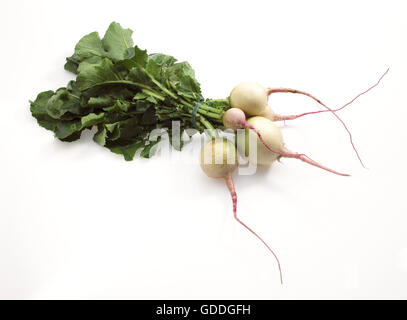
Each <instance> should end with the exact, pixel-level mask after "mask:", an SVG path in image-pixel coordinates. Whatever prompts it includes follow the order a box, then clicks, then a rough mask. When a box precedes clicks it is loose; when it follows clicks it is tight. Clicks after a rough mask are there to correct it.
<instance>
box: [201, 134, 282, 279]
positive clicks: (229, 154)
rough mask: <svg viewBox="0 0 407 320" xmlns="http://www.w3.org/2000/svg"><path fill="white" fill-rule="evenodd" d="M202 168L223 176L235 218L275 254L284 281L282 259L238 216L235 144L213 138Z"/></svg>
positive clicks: (203, 155) (204, 153)
mask: <svg viewBox="0 0 407 320" xmlns="http://www.w3.org/2000/svg"><path fill="white" fill-rule="evenodd" d="M200 163H201V168H202V170H203V171H204V172H205V174H206V175H207V176H208V177H211V178H223V179H225V181H226V185H227V187H228V189H229V192H230V195H231V197H232V202H233V216H234V218H235V220H236V221H237V222H238V223H240V224H241V225H242V226H243V227H245V228H246V229H247V230H248V231H250V232H251V233H252V234H253V235H254V236H256V237H257V238H258V239H259V240H260V241H261V242H262V243H263V244H264V245H265V246H266V248H267V249H268V250H269V251H270V252H271V253H272V254H273V256H274V257H275V259H276V261H277V265H278V269H279V272H280V281H281V283H283V275H282V271H281V265H280V261H279V260H278V257H277V255H276V254H275V253H274V251H273V250H272V249H271V248H270V246H269V245H268V244H267V243H266V242H265V241H264V240H263V239H262V238H261V237H260V236H259V235H258V234H257V233H256V232H255V231H253V230H252V229H251V228H250V227H248V226H247V225H246V224H245V223H244V222H243V221H242V220H240V219H239V218H238V216H237V194H236V190H235V187H234V183H233V178H232V173H233V171H235V170H236V168H237V152H236V148H235V146H234V145H233V144H232V143H231V142H230V141H229V140H227V139H220V138H216V139H212V140H210V141H209V142H208V143H207V144H205V145H204V146H203V147H202V149H201V161H200Z"/></svg>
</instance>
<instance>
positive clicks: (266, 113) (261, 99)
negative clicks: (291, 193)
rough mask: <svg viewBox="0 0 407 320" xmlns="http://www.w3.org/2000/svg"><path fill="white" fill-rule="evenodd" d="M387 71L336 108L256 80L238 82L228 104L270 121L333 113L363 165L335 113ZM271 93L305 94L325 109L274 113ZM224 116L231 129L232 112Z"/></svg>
mask: <svg viewBox="0 0 407 320" xmlns="http://www.w3.org/2000/svg"><path fill="white" fill-rule="evenodd" d="M388 71H389V69H387V70H386V72H385V73H384V74H383V75H382V76H381V77H380V78H379V80H378V81H377V83H376V84H374V85H373V86H371V87H370V88H368V89H367V90H365V91H363V92H362V93H359V94H358V95H357V96H356V97H355V98H353V99H352V100H351V101H349V102H348V103H346V104H345V105H343V106H342V107H340V108H337V109H331V108H329V107H328V106H327V105H326V104H324V103H323V102H322V101H321V100H320V99H318V98H316V97H315V96H313V95H312V94H310V93H308V92H305V91H301V90H297V89H291V88H267V89H266V88H264V87H262V86H261V85H260V84H258V83H256V82H242V83H240V84H238V85H237V86H236V87H235V88H234V89H233V90H232V91H231V93H230V96H229V101H230V105H231V107H232V108H238V109H241V110H242V111H244V113H245V114H247V115H252V116H253V115H256V116H262V117H264V118H267V119H269V120H271V121H281V120H283V121H285V120H294V119H297V118H300V117H303V116H305V115H309V114H317V113H321V112H332V113H333V115H334V116H335V117H336V118H337V119H338V120H339V121H340V122H341V123H342V125H343V127H344V128H345V130H346V131H347V133H348V135H349V139H350V143H351V145H352V148H353V150H354V151H355V153H356V156H357V157H358V159H359V161H360V163H361V165H362V166H363V167H365V166H364V164H363V161H362V159H361V158H360V155H359V153H358V151H357V149H356V147H355V145H354V142H353V138H352V134H351V133H350V131H349V129H348V127H347V126H346V124H345V123H344V121H343V120H342V119H341V118H340V117H339V116H338V115H337V114H336V112H337V111H340V110H342V109H343V108H345V107H346V106H348V105H350V104H351V103H352V102H354V101H355V100H356V99H357V98H359V97H360V96H362V95H363V94H365V93H367V92H369V91H370V90H371V89H373V88H374V87H376V86H377V85H378V84H379V83H380V81H381V80H382V79H383V77H384V76H385V75H386V74H387V73H388ZM272 93H295V94H301V95H305V96H307V97H309V98H311V99H313V100H314V101H316V102H317V103H318V104H320V105H321V106H323V107H324V108H325V109H326V110H319V111H313V112H306V113H302V114H299V115H280V114H276V113H274V112H273V111H272V110H271V108H270V107H269V106H268V104H267V100H268V96H270V95H271V94H272ZM233 112H234V113H236V112H235V111H233ZM225 116H226V119H225ZM225 116H224V117H223V123H224V125H225V126H226V127H227V128H232V129H233V126H230V124H229V123H228V117H229V116H230V117H233V116H232V114H231V115H227V114H225ZM240 117H241V115H240ZM244 120H245V119H244ZM225 122H226V123H225ZM232 125H233V123H232ZM244 127H246V128H247V125H245V126H244ZM259 139H260V140H261V137H260V136H259Z"/></svg>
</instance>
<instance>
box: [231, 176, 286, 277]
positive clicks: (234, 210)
mask: <svg viewBox="0 0 407 320" xmlns="http://www.w3.org/2000/svg"><path fill="white" fill-rule="evenodd" d="M225 180H226V185H227V187H228V189H229V192H230V195H231V196H232V201H233V216H234V218H235V220H236V221H237V222H238V223H240V224H241V225H242V226H243V227H244V228H246V229H247V230H248V231H250V232H251V233H252V234H253V235H254V236H255V237H256V238H257V239H259V240H260V241H261V242H262V243H263V244H264V245H265V246H266V248H267V249H268V250H269V251H270V252H271V253H272V255H273V256H274V258H275V259H276V261H277V265H278V270H279V272H280V282H281V284H283V273H282V271H281V265H280V261H279V260H278V257H277V255H276V254H275V253H274V251H273V250H272V249H271V248H270V247H269V245H268V244H267V243H266V242H265V241H264V240H263V239H262V238H261V237H260V236H259V235H258V234H257V233H256V232H254V231H253V230H252V229H251V228H249V227H248V226H247V225H246V224H245V223H244V222H243V221H242V220H240V219H239V218H238V216H237V195H236V190H235V186H234V183H233V179H232V176H230V175H229V176H228V177H226V178H225Z"/></svg>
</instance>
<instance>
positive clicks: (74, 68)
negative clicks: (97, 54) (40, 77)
mask: <svg viewBox="0 0 407 320" xmlns="http://www.w3.org/2000/svg"><path fill="white" fill-rule="evenodd" d="M79 63H80V60H79V59H78V57H77V56H76V55H75V54H73V55H72V56H71V57H67V58H66V63H65V65H64V68H65V70H67V71H70V72H72V73H75V74H77V73H78V66H79Z"/></svg>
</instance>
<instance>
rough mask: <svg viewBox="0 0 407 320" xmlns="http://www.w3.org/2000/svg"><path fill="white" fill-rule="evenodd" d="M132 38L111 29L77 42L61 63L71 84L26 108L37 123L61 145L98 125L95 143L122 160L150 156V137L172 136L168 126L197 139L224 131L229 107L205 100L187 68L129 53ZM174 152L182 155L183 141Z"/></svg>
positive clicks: (125, 31) (153, 56)
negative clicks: (192, 131)
mask: <svg viewBox="0 0 407 320" xmlns="http://www.w3.org/2000/svg"><path fill="white" fill-rule="evenodd" d="M132 33H133V32H132V31H131V30H130V29H123V28H122V27H121V26H120V24H118V23H116V22H112V23H111V24H110V26H109V28H108V29H107V31H106V34H105V35H104V37H103V39H100V37H99V34H98V33H97V32H92V33H90V34H88V35H86V36H84V37H83V38H82V39H81V40H79V42H78V43H77V45H76V46H75V51H74V54H73V55H72V56H71V57H68V58H67V59H66V60H67V61H66V64H65V69H66V70H68V71H71V72H73V73H75V74H76V75H77V77H76V80H74V81H70V82H69V83H68V85H67V86H66V87H63V88H59V89H57V90H56V91H55V92H54V91H45V92H41V93H40V94H39V95H38V96H37V98H36V99H35V101H31V102H30V103H31V113H32V115H33V117H35V118H36V119H37V122H38V124H39V125H40V126H42V127H44V128H46V129H48V130H51V131H53V132H54V134H55V136H56V137H57V138H58V139H60V140H62V141H74V140H77V139H79V138H80V136H81V132H82V131H83V130H85V129H91V128H92V127H93V126H97V128H98V130H97V132H96V134H95V135H94V141H96V142H97V143H98V144H100V145H102V146H105V147H107V148H109V149H110V150H111V151H112V152H115V153H118V154H122V155H123V156H124V158H125V159H126V160H132V159H133V157H134V155H135V153H136V152H137V150H138V149H140V148H142V151H141V154H140V155H141V156H142V157H149V156H150V155H151V149H152V147H153V146H154V145H155V144H156V143H157V142H158V141H159V139H156V141H149V133H150V132H151V131H152V130H153V129H160V128H168V131H171V129H170V128H171V122H172V121H173V120H178V121H180V125H181V128H180V129H181V132H182V131H183V130H184V129H186V128H191V127H192V126H193V125H194V124H195V126H196V129H197V130H198V131H199V132H202V131H203V130H204V129H205V128H206V129H213V128H214V127H215V128H219V127H222V121H221V119H222V115H223V113H224V111H225V110H227V109H228V108H229V101H228V100H227V99H220V100H212V99H206V100H204V98H203V96H202V94H201V89H200V84H199V83H198V81H197V80H196V79H195V73H194V70H193V69H192V68H191V66H190V65H189V64H188V62H177V60H176V59H175V58H174V57H171V56H168V55H164V54H160V53H154V54H147V51H146V50H141V49H140V48H138V47H137V46H134V43H133V40H132V38H131V35H132ZM198 102H200V103H201V104H200V107H199V109H198V113H197V115H196V122H195V123H193V121H192V118H193V117H192V114H193V112H194V111H193V110H194V107H195V105H196V104H197V103H198ZM169 133H171V132H169ZM170 136H171V135H170ZM173 146H174V147H176V148H178V149H181V148H182V142H181V145H178V144H177V145H175V144H174V143H173Z"/></svg>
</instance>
